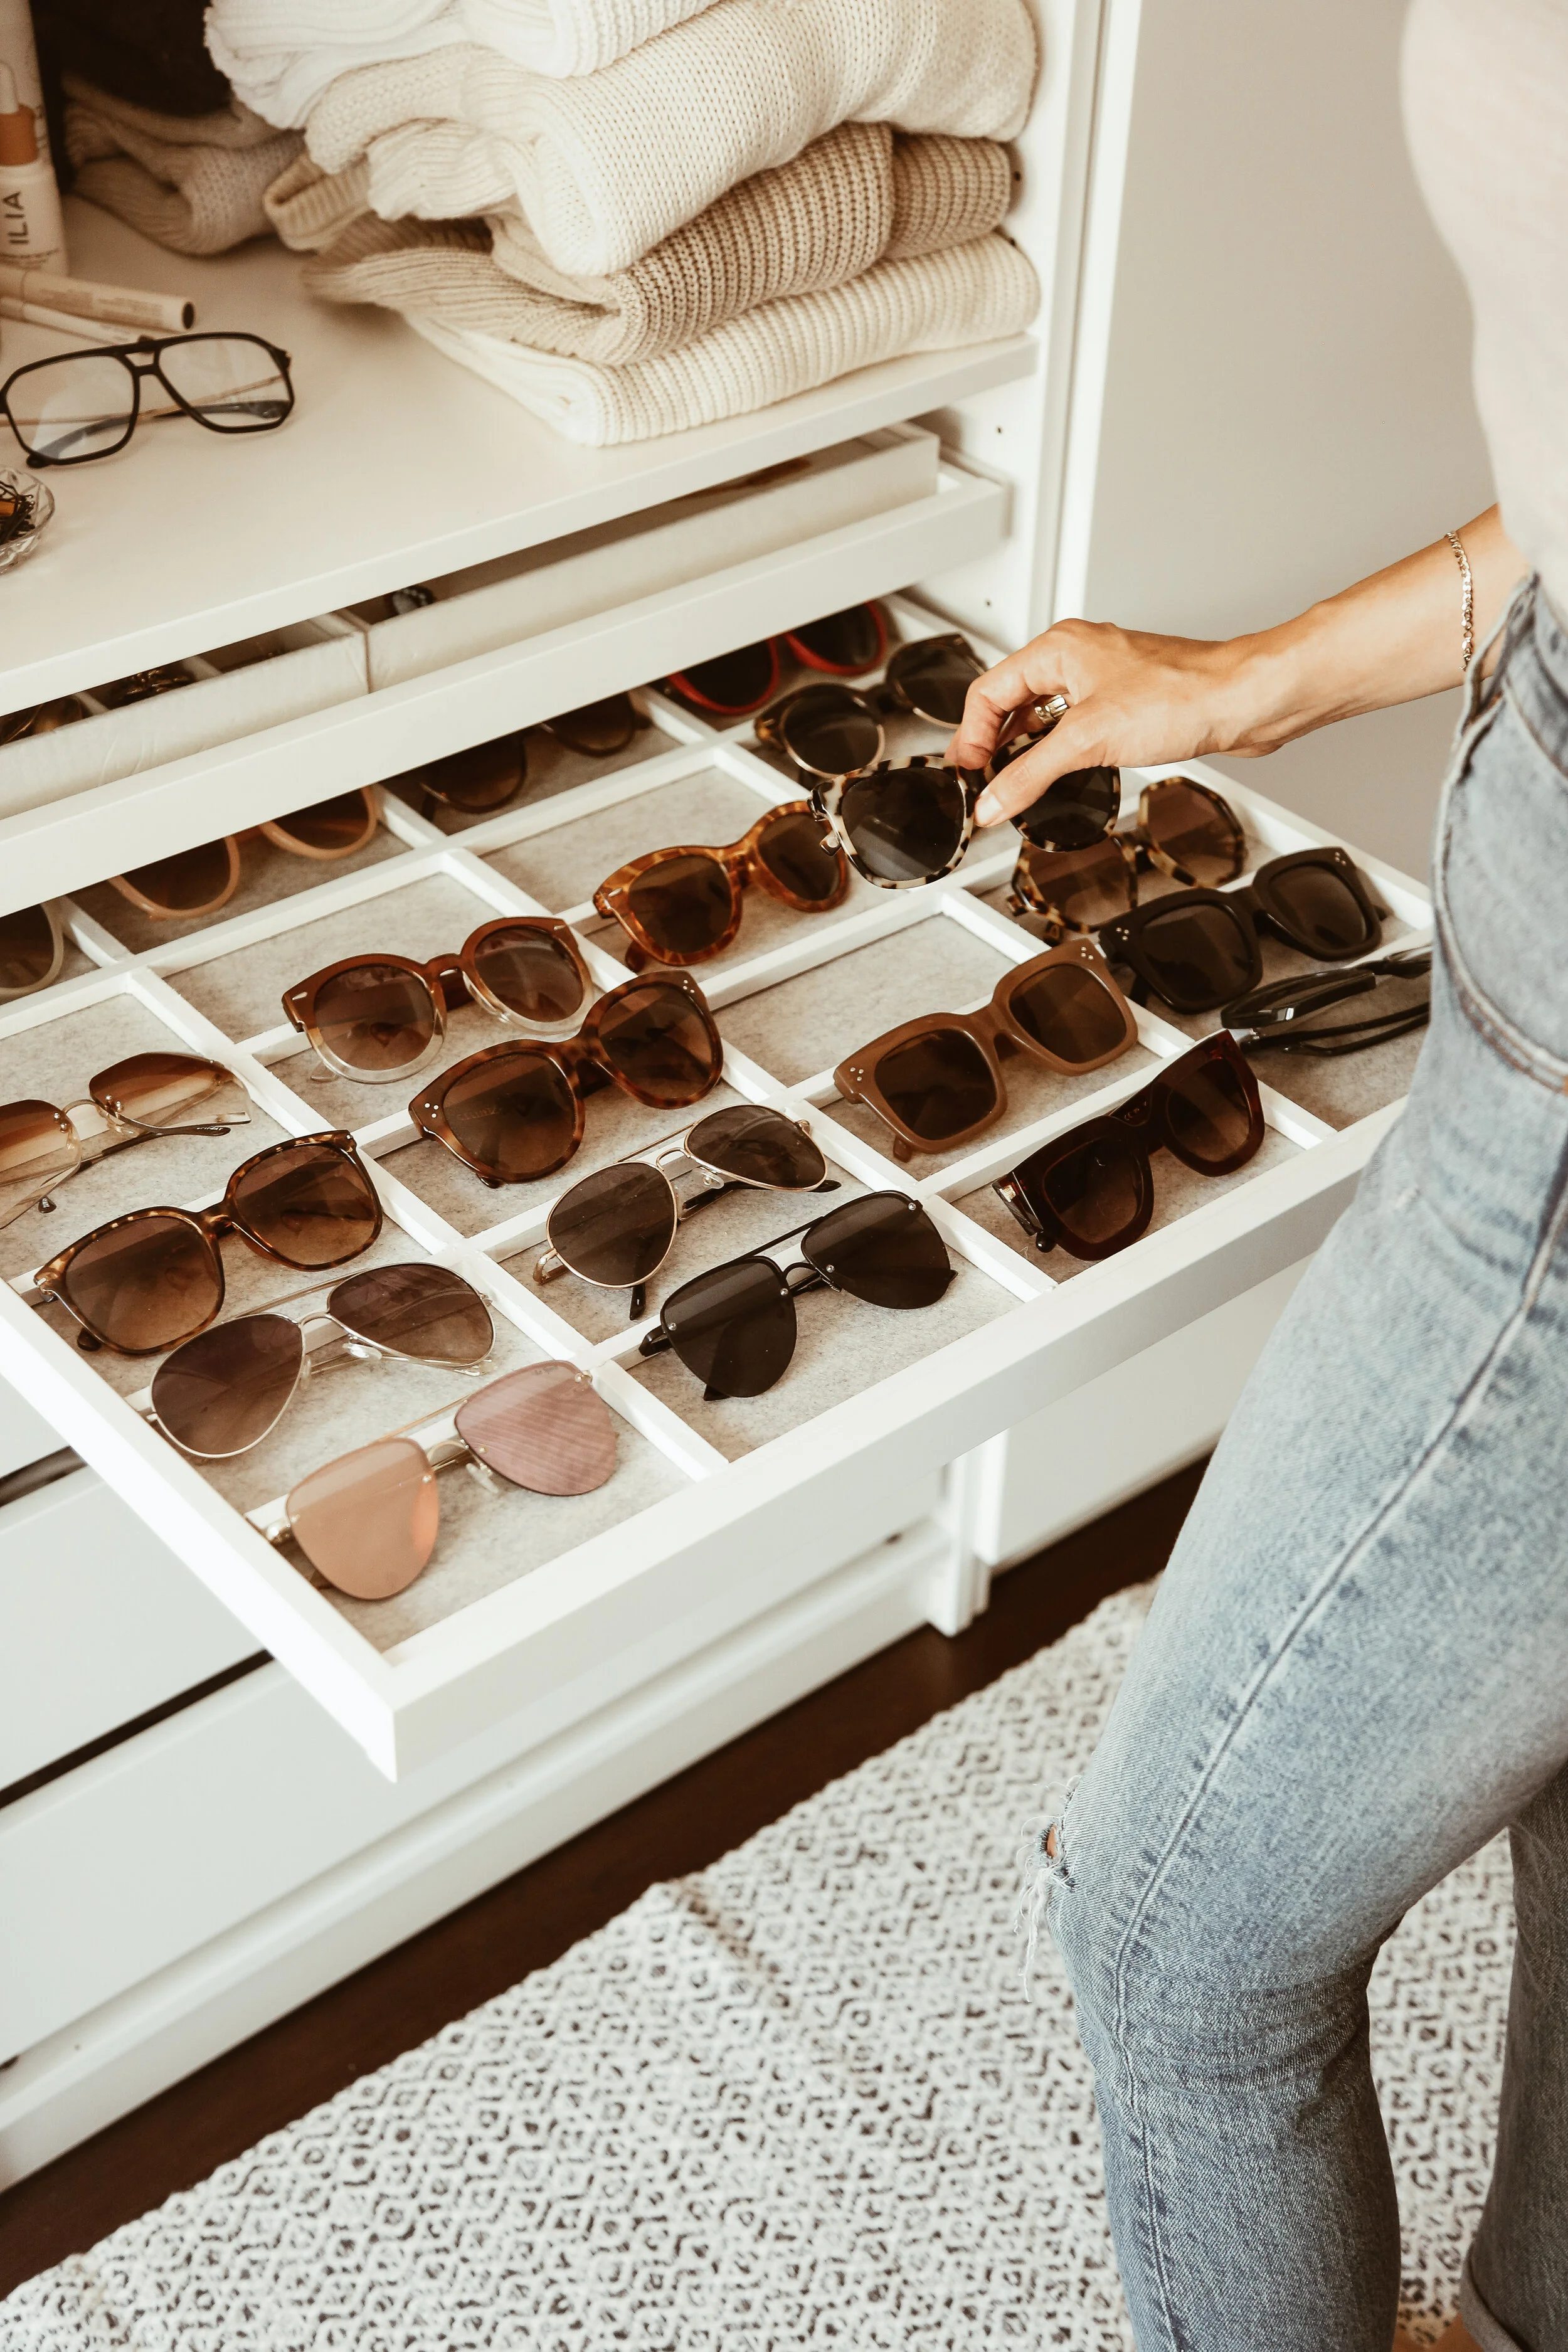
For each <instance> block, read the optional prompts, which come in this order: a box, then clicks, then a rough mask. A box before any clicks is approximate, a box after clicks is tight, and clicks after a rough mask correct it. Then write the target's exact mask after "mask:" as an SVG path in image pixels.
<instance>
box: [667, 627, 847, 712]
mask: <svg viewBox="0 0 1568 2352" xmlns="http://www.w3.org/2000/svg"><path fill="white" fill-rule="evenodd" d="M780 643H781V640H780V639H779V638H777V637H765V638H764V639H763V641H762V643H761V644H760V645H754V646H737V647H736V649H735V651H734V652H733V653H732V654H719V655H717V656H715V658H714V659H713V660H712V661H705V662H693V664H692V665H691V667H690V668H689V669H681V670H672V671H671V672H670V674H669V676H668V677H667V678H666V679H665V681H664V690H665V692H666V693H667V694H668V695H669V696H671V697H672V698H673V699H674V700H675V701H677V702H679V703H681V704H683V705H684V706H685V708H686V709H689V710H695V711H698V712H699V713H700V715H701V716H702V717H703V718H705V719H749V718H750V717H751V715H752V711H753V710H760V709H762V707H763V703H764V702H767V701H769V700H770V699H771V698H772V697H773V695H775V694H776V693H777V692H778V689H779V679H780V677H781V676H782V675H783V664H782V660H781V656H780V653H779V646H780ZM782 643H783V644H784V646H787V648H788V649H789V651H790V652H791V653H792V654H793V655H794V656H795V660H796V661H797V662H800V663H802V664H803V665H804V667H805V668H807V669H815V670H824V671H826V673H827V674H828V676H829V677H861V676H863V675H864V673H865V672H866V671H867V670H868V669H875V668H876V667H877V665H878V663H879V661H880V660H881V658H882V656H883V655H884V654H885V653H886V652H887V650H888V625H887V623H886V622H885V621H884V620H883V618H882V615H881V613H880V612H879V609H878V607H877V606H876V605H875V604H854V605H851V606H850V608H849V610H848V611H847V612H844V613H828V614H825V615H824V617H823V618H822V619H821V620H820V621H810V622H807V624H806V625H805V627H804V628H799V629H788V630H786V631H785V633H784V637H783V640H782Z"/></svg>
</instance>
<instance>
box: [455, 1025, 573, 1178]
mask: <svg viewBox="0 0 1568 2352" xmlns="http://www.w3.org/2000/svg"><path fill="white" fill-rule="evenodd" d="M441 1107H442V1109H443V1110H444V1111H445V1113H446V1118H447V1126H448V1127H449V1128H450V1129H451V1130H452V1133H453V1134H454V1135H455V1136H456V1137H457V1139H458V1143H459V1144H460V1145H461V1146H462V1149H463V1152H464V1155H465V1157H466V1158H467V1159H468V1160H469V1161H470V1163H471V1164H472V1165H474V1166H475V1167H477V1168H479V1170H481V1171H482V1172H483V1173H484V1174H485V1175H487V1176H493V1177H494V1178H495V1180H496V1181H497V1182H498V1183H501V1184H526V1183H530V1182H531V1181H532V1180H533V1179H534V1178H535V1177H537V1176H548V1175H549V1174H550V1173H551V1171H552V1170H553V1169H556V1168H561V1167H563V1166H564V1165H565V1163H566V1161H567V1160H570V1159H571V1157H572V1154H573V1151H574V1150H575V1148H576V1139H577V1110H576V1102H575V1098H574V1095H573V1092H572V1088H571V1087H570V1086H569V1085H568V1083H567V1080H566V1076H565V1074H564V1072H563V1071H562V1070H561V1069H560V1068H559V1067H558V1066H557V1065H556V1064H555V1063H554V1062H552V1060H551V1059H550V1058H549V1056H548V1055H545V1054H539V1053H534V1052H532V1051H531V1050H529V1049H528V1048H527V1047H520V1048H519V1050H518V1051H517V1052H516V1053H515V1054H500V1055H497V1056H496V1058H495V1060H494V1061H492V1062H480V1063H479V1065H478V1066H477V1067H476V1068H474V1069H472V1070H469V1071H468V1072H467V1073H466V1075H465V1076H462V1077H460V1078H454V1079H453V1081H452V1083H451V1085H450V1086H449V1087H447V1092H446V1095H445V1097H444V1098H443V1101H442V1106H441Z"/></svg>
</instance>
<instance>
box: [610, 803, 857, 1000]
mask: <svg viewBox="0 0 1568 2352" xmlns="http://www.w3.org/2000/svg"><path fill="white" fill-rule="evenodd" d="M753 883H754V884H755V885H756V887H757V888H758V889H760V890H763V891H765V892H766V893H767V895H768V897H769V898H776V899H777V900H778V902H779V904H780V905H781V906H784V907H793V908H794V909H795V912H796V914H800V915H814V914H823V913H826V909H827V908H829V907H837V905H838V903H839V901H840V899H841V898H843V897H844V894H845V892H846V891H847V889H848V887H849V868H848V866H847V865H846V863H845V861H844V858H843V856H842V855H841V854H840V852H839V851H838V850H837V849H836V848H834V847H832V846H831V845H829V846H828V847H826V848H825V847H824V846H823V843H822V828H821V825H820V824H819V823H818V821H817V819H816V815H815V814H813V811H812V806H811V803H810V802H809V801H783V802H781V803H779V805H778V806H777V807H776V808H771V809H769V811H768V812H767V814H766V815H765V816H761V817H759V818H758V819H757V822H756V824H754V825H752V829H751V831H750V832H749V833H745V834H742V836H741V838H740V840H739V841H733V842H731V844H730V845H729V847H728V848H725V849H712V848H708V847H704V846H698V847H693V848H681V849H655V850H651V851H650V852H649V853H648V855H647V856H646V857H634V858H633V859H632V861H631V863H630V864H629V865H627V866H618V867H617V868H616V872H615V873H614V874H612V875H610V876H609V877H608V878H607V880H605V881H603V882H601V883H600V885H599V887H598V888H597V889H596V890H595V893H594V904H595V907H596V908H598V911H599V913H600V914H601V915H606V916H608V917H609V918H610V919H611V920H612V921H614V922H617V923H619V925H620V927H621V929H622V930H624V931H625V932H626V937H627V938H628V939H629V940H630V941H631V945H630V947H629V948H628V950H627V951H626V961H627V963H628V964H629V965H630V967H631V969H632V971H642V969H643V968H644V966H645V965H646V964H647V963H649V962H655V963H668V964H688V963H703V962H705V961H707V959H708V958H709V957H710V956H716V955H722V953H723V951H724V950H725V949H726V948H727V947H728V946H729V944H730V942H731V940H732V939H733V938H734V936H735V934H736V932H737V931H738V930H739V929H740V928H741V916H742V910H743V908H744V903H745V893H746V891H747V890H748V889H749V888H750V887H752V884H753Z"/></svg>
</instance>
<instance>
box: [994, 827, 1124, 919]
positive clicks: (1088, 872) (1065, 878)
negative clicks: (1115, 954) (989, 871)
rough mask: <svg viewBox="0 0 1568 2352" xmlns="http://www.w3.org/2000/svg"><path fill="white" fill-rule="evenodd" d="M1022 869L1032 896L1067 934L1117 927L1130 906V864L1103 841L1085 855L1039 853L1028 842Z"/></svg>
mask: <svg viewBox="0 0 1568 2352" xmlns="http://www.w3.org/2000/svg"><path fill="white" fill-rule="evenodd" d="M1019 864H1020V866H1021V867H1022V869H1023V879H1024V881H1025V883H1026V887H1027V894H1028V896H1029V897H1030V898H1032V899H1033V900H1034V902H1035V903H1036V904H1037V905H1038V906H1039V907H1041V908H1046V909H1047V910H1048V911H1049V912H1050V913H1052V914H1054V915H1055V916H1056V918H1057V919H1058V922H1061V923H1063V924H1065V925H1066V926H1067V928H1068V929H1069V930H1074V931H1092V930H1094V929H1097V927H1098V926H1099V925H1100V924H1101V923H1110V922H1114V921H1115V919H1116V918H1117V916H1118V915H1124V914H1126V913H1127V911H1128V909H1129V908H1130V907H1131V904H1132V888H1131V883H1132V877H1131V874H1130V873H1129V872H1128V868H1127V860H1126V859H1125V858H1124V857H1123V856H1122V855H1121V850H1120V849H1119V848H1118V847H1117V845H1116V844H1115V842H1114V841H1110V840H1108V839H1107V838H1106V837H1105V836H1104V835H1101V836H1100V839H1099V840H1098V841H1096V842H1092V843H1091V844H1090V845H1089V848H1087V849H1036V848H1035V847H1034V846H1033V845H1032V844H1031V843H1029V842H1026V843H1025V845H1024V848H1023V851H1022V854H1021V856H1020V858H1019Z"/></svg>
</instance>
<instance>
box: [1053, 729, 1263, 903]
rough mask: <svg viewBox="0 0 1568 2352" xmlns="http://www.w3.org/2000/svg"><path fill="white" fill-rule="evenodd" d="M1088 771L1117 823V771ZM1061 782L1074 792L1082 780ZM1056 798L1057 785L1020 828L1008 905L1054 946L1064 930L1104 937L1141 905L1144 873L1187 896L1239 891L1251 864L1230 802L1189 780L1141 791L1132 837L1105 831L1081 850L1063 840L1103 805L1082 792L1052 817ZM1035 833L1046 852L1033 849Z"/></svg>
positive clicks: (1166, 780) (1177, 779) (1129, 833)
mask: <svg viewBox="0 0 1568 2352" xmlns="http://www.w3.org/2000/svg"><path fill="white" fill-rule="evenodd" d="M1100 776H1106V777H1109V778H1110V780H1111V782H1110V797H1111V807H1110V823H1111V824H1114V823H1115V820H1116V814H1117V810H1118V808H1119V807H1120V805H1121V771H1120V770H1119V769H1116V768H1104V769H1100V768H1089V769H1085V770H1084V771H1083V778H1084V781H1085V782H1091V781H1092V780H1093V779H1095V778H1097V777H1100ZM1058 781H1059V782H1068V783H1072V784H1075V785H1076V784H1077V783H1078V782H1079V779H1077V778H1067V777H1064V778H1061V779H1059V780H1058ZM1056 790H1057V786H1056V785H1055V784H1053V785H1051V786H1050V788H1049V790H1048V791H1047V792H1045V793H1042V794H1041V796H1040V799H1039V800H1038V801H1037V802H1036V803H1035V805H1034V807H1033V808H1030V809H1026V810H1025V811H1024V813H1023V815H1022V816H1021V818H1020V819H1019V830H1020V831H1021V832H1022V833H1023V834H1024V836H1025V838H1024V842H1023V845H1022V846H1021V848H1020V850H1019V853H1018V863H1017V865H1016V867H1015V868H1014V873H1013V887H1012V894H1011V897H1010V898H1009V901H1008V903H1009V906H1010V908H1011V909H1012V912H1013V913H1014V914H1016V915H1021V914H1031V915H1038V916H1042V917H1043V918H1044V919H1045V926H1046V936H1047V937H1048V938H1057V937H1059V936H1060V934H1061V933H1062V932H1063V931H1092V930H1098V929H1099V928H1100V925H1101V924H1102V923H1109V922H1113V921H1114V920H1115V919H1116V917H1117V916H1118V915H1124V914H1127V913H1129V912H1130V911H1131V908H1134V907H1135V906H1136V905H1137V904H1138V876H1139V872H1140V870H1141V869H1142V868H1145V867H1148V866H1154V867H1155V868H1157V870H1158V871H1159V872H1160V873H1162V874H1163V875H1165V876H1167V877H1169V879H1170V880H1171V881H1173V882H1180V883H1184V884H1185V885H1186V886H1188V887H1193V886H1194V885H1201V886H1203V887H1207V888H1210V889H1217V888H1218V887H1219V886H1220V885H1221V884H1222V883H1225V882H1234V881H1235V879H1236V877H1237V875H1238V874H1240V872H1241V871H1242V869H1243V867H1244V866H1245V865H1246V863H1247V835H1246V834H1245V833H1244V832H1243V830H1242V828H1241V825H1240V824H1239V822H1238V821H1237V816H1236V814H1235V811H1234V810H1233V809H1232V808H1231V806H1230V804H1229V803H1228V802H1227V801H1225V800H1223V799H1222V798H1221V797H1220V795H1219V793H1215V792H1211V791H1210V790H1209V788H1208V786H1207V785H1206V784H1199V783H1194V782H1193V781H1192V779H1191V778H1190V777H1188V776H1167V777H1165V778H1164V779H1163V782H1160V783H1157V784H1145V785H1144V787H1143V789H1142V793H1140V794H1139V799H1138V815H1137V819H1136V821H1135V823H1134V824H1132V826H1131V828H1130V830H1128V831H1127V832H1125V833H1112V832H1110V830H1109V829H1108V828H1107V827H1106V826H1104V825H1102V826H1100V830H1099V832H1098V834H1096V835H1092V836H1091V838H1090V839H1089V841H1088V842H1087V843H1081V844H1080V843H1078V842H1075V841H1073V840H1071V839H1069V840H1068V841H1067V842H1066V843H1065V844H1064V843H1063V842H1062V840H1061V839H1060V835H1061V834H1062V833H1066V834H1068V835H1074V834H1077V833H1079V832H1080V831H1081V830H1083V829H1084V826H1085V824H1086V822H1087V821H1089V820H1090V819H1092V818H1094V817H1097V816H1098V814H1099V810H1098V806H1097V805H1096V804H1095V803H1094V800H1093V799H1092V798H1091V796H1090V795H1089V793H1080V794H1079V795H1078V796H1077V797H1076V798H1075V799H1073V800H1069V801H1068V802H1067V803H1058V804H1057V806H1056V808H1055V809H1053V808H1052V807H1051V806H1050V801H1051V794H1052V793H1054V792H1055V791H1056ZM1047 829H1048V830H1047ZM1036 830H1038V831H1039V832H1040V834H1041V835H1043V836H1044V838H1045V840H1046V843H1047V845H1045V846H1037V844H1036V841H1035V839H1034V837H1033V836H1034V834H1035V832H1036ZM1053 835H1055V837H1054V838H1053Z"/></svg>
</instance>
